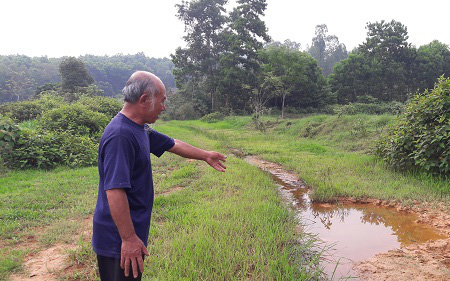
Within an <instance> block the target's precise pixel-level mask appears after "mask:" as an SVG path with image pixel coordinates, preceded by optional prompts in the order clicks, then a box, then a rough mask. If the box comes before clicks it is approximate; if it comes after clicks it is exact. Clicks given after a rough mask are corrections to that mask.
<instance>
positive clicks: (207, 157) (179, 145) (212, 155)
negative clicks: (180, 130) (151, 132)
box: [169, 139, 227, 172]
mask: <svg viewBox="0 0 450 281" xmlns="http://www.w3.org/2000/svg"><path fill="white" fill-rule="evenodd" d="M169 152H172V153H175V154H177V155H179V156H182V157H185V158H190V159H197V160H203V161H205V162H206V163H208V164H209V165H210V166H211V167H213V168H214V169H216V170H217V171H219V172H225V169H226V166H225V164H224V162H225V159H226V158H227V157H226V156H225V155H223V154H220V153H219V152H215V151H207V150H203V149H200V148H197V147H195V146H192V145H190V144H188V143H185V142H183V141H180V140H177V139H176V140H175V145H174V146H173V147H172V148H171V149H169Z"/></svg>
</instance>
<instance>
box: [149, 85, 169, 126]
mask: <svg viewBox="0 0 450 281" xmlns="http://www.w3.org/2000/svg"><path fill="white" fill-rule="evenodd" d="M166 98H167V96H166V90H165V89H161V90H160V91H159V93H158V94H156V95H155V97H154V98H153V103H152V102H151V100H150V99H149V101H148V103H149V106H148V115H147V117H148V118H147V122H146V123H155V122H156V120H158V118H159V114H161V112H163V111H164V110H165V109H166V106H165V105H164V102H165V101H166Z"/></svg>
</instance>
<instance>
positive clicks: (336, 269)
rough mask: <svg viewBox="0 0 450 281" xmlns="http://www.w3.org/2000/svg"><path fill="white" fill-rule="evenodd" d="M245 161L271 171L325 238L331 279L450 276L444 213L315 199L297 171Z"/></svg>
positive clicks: (308, 226)
mask: <svg viewBox="0 0 450 281" xmlns="http://www.w3.org/2000/svg"><path fill="white" fill-rule="evenodd" d="M240 156H242V155H240ZM245 160H246V161H247V162H249V163H250V164H252V165H256V166H258V167H259V168H261V169H263V170H265V171H268V172H269V173H270V174H271V175H272V177H273V179H274V180H275V181H276V182H277V183H278V184H279V186H280V192H281V194H282V195H283V197H284V198H285V200H287V201H288V202H289V203H290V204H292V205H293V207H294V208H295V210H296V212H297V215H298V216H299V218H300V221H301V222H302V223H303V224H305V225H304V226H303V228H304V229H305V231H307V232H311V233H316V234H318V236H319V238H320V239H321V240H323V241H324V261H323V263H322V264H323V266H324V271H325V272H326V273H327V274H328V276H329V277H330V278H332V279H338V278H341V277H345V276H352V277H357V278H359V279H363V280H450V267H449V266H450V238H449V237H450V216H448V215H446V214H445V213H444V212H442V211H440V210H437V209H431V208H427V207H423V206H419V204H416V205H414V206H409V207H405V206H402V205H401V204H400V203H398V202H387V201H381V200H374V199H364V200H356V199H353V198H337V203H335V204H323V203H314V202H311V200H310V198H309V195H308V194H309V192H310V190H309V189H308V188H307V187H306V185H305V184H304V182H302V181H301V180H300V179H299V178H298V176H297V175H295V174H293V173H289V172H288V171H286V170H284V169H283V168H282V167H281V166H280V165H278V164H275V163H271V162H267V161H264V160H262V159H260V158H258V157H254V156H247V157H245ZM336 264H337V266H336Z"/></svg>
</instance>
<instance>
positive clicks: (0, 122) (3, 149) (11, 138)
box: [0, 116, 20, 162]
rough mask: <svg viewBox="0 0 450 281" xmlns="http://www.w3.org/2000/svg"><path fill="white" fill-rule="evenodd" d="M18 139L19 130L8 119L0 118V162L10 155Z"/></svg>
mask: <svg viewBox="0 0 450 281" xmlns="http://www.w3.org/2000/svg"><path fill="white" fill-rule="evenodd" d="M19 138H20V128H19V126H17V124H15V123H14V122H13V121H12V120H11V119H10V118H8V117H2V116H0V162H3V161H4V159H3V157H4V156H6V155H8V154H10V153H11V151H12V150H13V148H14V146H15V143H16V142H17V141H18V140H19Z"/></svg>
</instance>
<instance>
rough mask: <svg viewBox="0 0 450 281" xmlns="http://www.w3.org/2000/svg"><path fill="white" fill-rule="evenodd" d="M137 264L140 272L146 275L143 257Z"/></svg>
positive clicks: (139, 258)
mask: <svg viewBox="0 0 450 281" xmlns="http://www.w3.org/2000/svg"><path fill="white" fill-rule="evenodd" d="M137 262H138V266H139V271H140V272H141V273H144V260H143V259H142V257H137Z"/></svg>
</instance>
